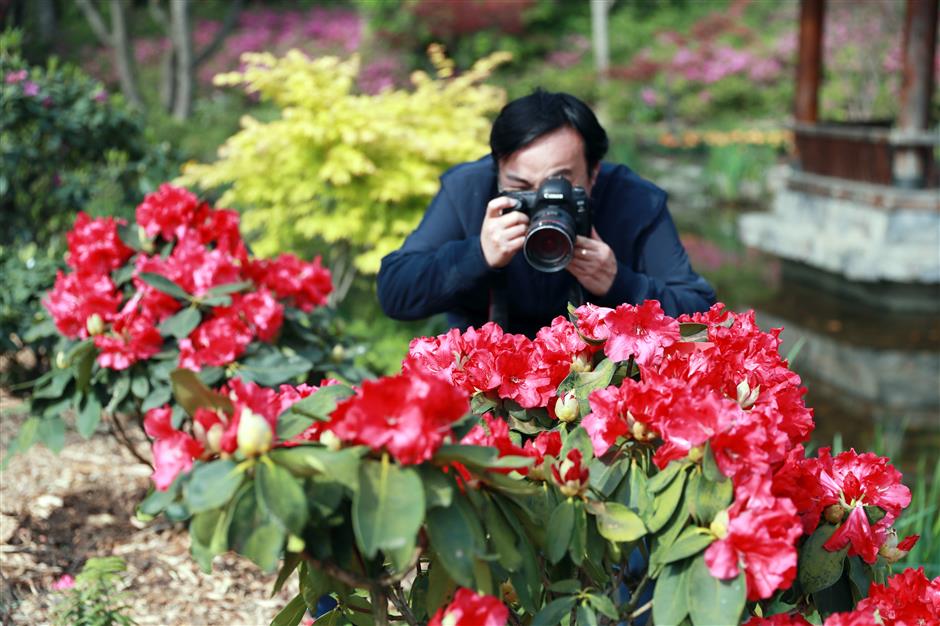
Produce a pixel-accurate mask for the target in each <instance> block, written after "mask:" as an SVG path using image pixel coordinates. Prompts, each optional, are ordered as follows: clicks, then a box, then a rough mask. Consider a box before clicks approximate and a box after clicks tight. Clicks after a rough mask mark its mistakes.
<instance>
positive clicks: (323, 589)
mask: <svg viewBox="0 0 940 626" xmlns="http://www.w3.org/2000/svg"><path fill="white" fill-rule="evenodd" d="M330 582H331V581H330V577H329V576H327V575H326V573H324V572H323V571H322V570H320V569H317V568H316V567H311V566H310V564H309V563H303V564H302V565H301V566H300V595H302V596H303V598H304V602H305V603H306V605H307V608H308V609H310V611H311V612H315V611H316V610H317V603H319V601H320V596H323V595H325V594H327V593H329V592H330V591H331V590H330Z"/></svg>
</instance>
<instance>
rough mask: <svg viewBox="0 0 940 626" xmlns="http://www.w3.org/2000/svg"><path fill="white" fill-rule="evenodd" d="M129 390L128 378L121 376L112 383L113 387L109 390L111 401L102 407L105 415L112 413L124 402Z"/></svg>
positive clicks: (129, 380)
mask: <svg viewBox="0 0 940 626" xmlns="http://www.w3.org/2000/svg"><path fill="white" fill-rule="evenodd" d="M130 390H131V379H130V377H129V376H126V375H122V376H121V377H120V378H118V379H117V380H116V381H115V382H114V387H113V388H112V390H111V400H109V401H108V405H107V406H106V407H104V412H105V413H113V412H114V411H116V410H117V408H118V407H119V406H120V405H121V403H122V402H123V401H124V398H126V397H127V394H128V393H129V392H130Z"/></svg>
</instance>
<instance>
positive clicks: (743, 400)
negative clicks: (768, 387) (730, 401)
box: [737, 378, 760, 409]
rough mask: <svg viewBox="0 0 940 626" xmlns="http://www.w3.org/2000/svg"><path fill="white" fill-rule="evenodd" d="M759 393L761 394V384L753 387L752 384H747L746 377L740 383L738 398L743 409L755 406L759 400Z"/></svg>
mask: <svg viewBox="0 0 940 626" xmlns="http://www.w3.org/2000/svg"><path fill="white" fill-rule="evenodd" d="M758 394H760V385H758V386H756V387H754V388H753V389H751V387H750V385H748V384H747V379H746V378H745V379H744V380H742V381H741V382H739V383H738V388H737V395H738V397H737V400H738V405H740V407H741V408H742V409H749V408H751V407H752V406H754V403H755V402H757V396H758Z"/></svg>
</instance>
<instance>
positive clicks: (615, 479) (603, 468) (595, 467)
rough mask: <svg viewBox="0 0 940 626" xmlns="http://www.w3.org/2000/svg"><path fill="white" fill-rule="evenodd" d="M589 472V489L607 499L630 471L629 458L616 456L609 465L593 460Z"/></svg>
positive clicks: (596, 459) (599, 460)
mask: <svg viewBox="0 0 940 626" xmlns="http://www.w3.org/2000/svg"><path fill="white" fill-rule="evenodd" d="M589 470H590V474H589V476H590V484H591V487H592V488H593V489H596V490H597V491H598V492H600V493H601V495H603V496H604V497H605V498H609V497H610V494H612V493H613V492H614V490H616V489H617V487H618V486H619V485H620V483H621V482H622V481H623V477H624V476H626V475H627V472H629V471H630V457H628V456H618V457H617V458H616V459H614V460H613V461H611V462H610V463H609V464H607V463H605V462H604V461H602V460H601V459H598V458H595V459H594V460H593V461H591V465H590V466H589Z"/></svg>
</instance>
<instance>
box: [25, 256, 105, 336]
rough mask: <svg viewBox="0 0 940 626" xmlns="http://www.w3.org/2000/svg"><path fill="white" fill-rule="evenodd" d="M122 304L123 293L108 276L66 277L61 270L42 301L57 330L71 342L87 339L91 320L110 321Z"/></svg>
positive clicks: (75, 275) (78, 275)
mask: <svg viewBox="0 0 940 626" xmlns="http://www.w3.org/2000/svg"><path fill="white" fill-rule="evenodd" d="M120 304H121V294H119V293H118V292H117V289H116V288H115V286H114V283H113V282H111V278H109V277H108V276H107V275H99V276H95V275H92V274H88V275H80V274H68V275H65V274H63V273H62V272H61V271H60V272H58V273H57V274H56V279H55V286H54V287H53V288H52V291H50V292H49V293H48V294H46V297H45V299H44V300H43V305H45V307H46V309H47V310H48V311H49V313H50V314H51V315H52V319H53V321H55V325H56V328H58V329H59V332H61V333H62V334H63V335H65V336H66V337H68V338H69V339H76V338H78V337H82V338H86V337H88V336H89V334H90V333H89V332H88V319H89V318H90V317H91V316H93V315H97V316H98V317H99V318H100V321H101V322H109V321H111V320H112V319H114V316H115V314H116V313H117V308H118V306H119V305H120Z"/></svg>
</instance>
